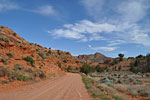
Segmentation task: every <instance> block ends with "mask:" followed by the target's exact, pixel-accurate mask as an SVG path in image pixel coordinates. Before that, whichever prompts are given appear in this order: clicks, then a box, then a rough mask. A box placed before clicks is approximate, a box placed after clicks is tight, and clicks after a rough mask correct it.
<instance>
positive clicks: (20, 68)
mask: <svg viewBox="0 0 150 100" xmlns="http://www.w3.org/2000/svg"><path fill="white" fill-rule="evenodd" d="M22 69H23V67H22V66H21V65H20V64H15V65H14V70H22Z"/></svg>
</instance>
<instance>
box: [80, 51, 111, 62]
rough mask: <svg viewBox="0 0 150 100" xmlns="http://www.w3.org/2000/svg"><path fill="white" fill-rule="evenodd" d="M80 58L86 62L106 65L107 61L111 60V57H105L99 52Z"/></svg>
mask: <svg viewBox="0 0 150 100" xmlns="http://www.w3.org/2000/svg"><path fill="white" fill-rule="evenodd" d="M78 58H79V59H82V60H86V61H88V60H89V61H91V62H92V63H105V62H106V61H108V60H111V58H110V57H106V56H105V55H103V54H101V53H98V52H97V53H95V54H90V55H79V56H78Z"/></svg>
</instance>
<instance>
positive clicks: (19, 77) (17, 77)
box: [13, 72, 32, 81]
mask: <svg viewBox="0 0 150 100" xmlns="http://www.w3.org/2000/svg"><path fill="white" fill-rule="evenodd" d="M13 74H14V76H15V77H16V79H17V80H19V81H28V80H31V79H32V77H31V76H27V75H23V74H20V73H18V72H14V73H13Z"/></svg>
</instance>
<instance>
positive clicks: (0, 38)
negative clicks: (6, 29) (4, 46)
mask: <svg viewBox="0 0 150 100" xmlns="http://www.w3.org/2000/svg"><path fill="white" fill-rule="evenodd" d="M0 41H4V42H9V40H8V39H7V38H5V37H2V36H0Z"/></svg>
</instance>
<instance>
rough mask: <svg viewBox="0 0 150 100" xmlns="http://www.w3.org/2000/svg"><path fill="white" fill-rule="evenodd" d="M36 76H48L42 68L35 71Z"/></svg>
mask: <svg viewBox="0 0 150 100" xmlns="http://www.w3.org/2000/svg"><path fill="white" fill-rule="evenodd" d="M34 76H35V77H40V78H41V79H42V78H45V77H46V75H45V73H44V72H43V71H42V70H40V69H39V70H36V71H34Z"/></svg>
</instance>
